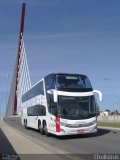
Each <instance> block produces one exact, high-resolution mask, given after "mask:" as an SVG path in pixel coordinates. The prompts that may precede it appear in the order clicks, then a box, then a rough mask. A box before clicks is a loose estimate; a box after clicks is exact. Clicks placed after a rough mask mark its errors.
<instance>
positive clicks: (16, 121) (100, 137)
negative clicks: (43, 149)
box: [7, 118, 120, 156]
mask: <svg viewBox="0 0 120 160" xmlns="http://www.w3.org/2000/svg"><path fill="white" fill-rule="evenodd" d="M7 123H8V124H9V125H11V126H12V127H15V128H16V129H18V130H19V131H21V132H22V133H24V134H27V135H29V136H30V137H32V138H36V139H37V140H38V141H42V142H43V143H45V144H48V145H49V146H51V147H52V148H55V149H56V151H58V153H59V152H63V151H64V153H66V154H83V156H84V154H85V155H86V154H120V131H116V130H107V129H98V133H97V134H92V135H77V136H67V137H56V136H54V135H52V136H50V137H46V136H45V135H41V134H40V133H39V132H38V131H36V130H33V129H29V130H26V129H25V128H24V127H23V126H22V125H21V122H20V118H12V119H8V120H7Z"/></svg>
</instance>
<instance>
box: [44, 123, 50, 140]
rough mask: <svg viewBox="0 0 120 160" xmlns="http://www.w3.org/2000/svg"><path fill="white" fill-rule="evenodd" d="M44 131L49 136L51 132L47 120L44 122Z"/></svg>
mask: <svg viewBox="0 0 120 160" xmlns="http://www.w3.org/2000/svg"><path fill="white" fill-rule="evenodd" d="M44 132H45V135H46V136H47V137H49V136H50V133H49V132H48V129H47V123H46V121H45V122H44Z"/></svg>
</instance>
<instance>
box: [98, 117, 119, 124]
mask: <svg viewBox="0 0 120 160" xmlns="http://www.w3.org/2000/svg"><path fill="white" fill-rule="evenodd" d="M98 121H99V122H113V123H120V115H109V116H104V115H102V116H101V115H100V116H98Z"/></svg>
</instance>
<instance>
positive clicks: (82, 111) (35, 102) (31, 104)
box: [22, 73, 102, 136]
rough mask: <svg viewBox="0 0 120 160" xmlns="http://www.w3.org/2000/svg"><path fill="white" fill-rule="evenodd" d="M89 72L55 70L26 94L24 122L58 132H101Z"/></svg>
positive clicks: (41, 128)
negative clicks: (98, 128) (98, 130)
mask: <svg viewBox="0 0 120 160" xmlns="http://www.w3.org/2000/svg"><path fill="white" fill-rule="evenodd" d="M95 92H97V93H98V95H99V98H100V101H101V100H102V93H101V92H100V91H98V90H93V88H92V86H91V83H90V81H89V79H88V78H87V76H86V75H83V74H70V73H52V74H49V75H47V76H46V77H44V78H43V79H41V80H40V81H39V82H38V83H37V84H36V85H34V86H33V87H32V88H31V89H30V90H28V91H27V92H26V93H25V94H24V95H23V97H22V124H23V125H24V126H25V128H29V127H30V128H34V129H38V130H39V131H40V133H41V134H46V136H48V135H49V134H50V133H51V134H55V135H58V136H61V135H73V134H86V133H95V132H97V116H96V102H95V96H94V93H95Z"/></svg>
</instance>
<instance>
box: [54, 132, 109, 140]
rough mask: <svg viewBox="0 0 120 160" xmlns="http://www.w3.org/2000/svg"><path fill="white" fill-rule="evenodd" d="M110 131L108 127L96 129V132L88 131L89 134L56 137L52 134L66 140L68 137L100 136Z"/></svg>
mask: <svg viewBox="0 0 120 160" xmlns="http://www.w3.org/2000/svg"><path fill="white" fill-rule="evenodd" d="M110 132H111V131H110V130H108V129H98V132H97V133H90V134H79V135H69V136H61V137H57V136H54V135H52V136H53V137H55V138H57V139H60V140H68V139H77V138H90V137H100V136H103V135H105V134H108V133H110Z"/></svg>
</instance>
